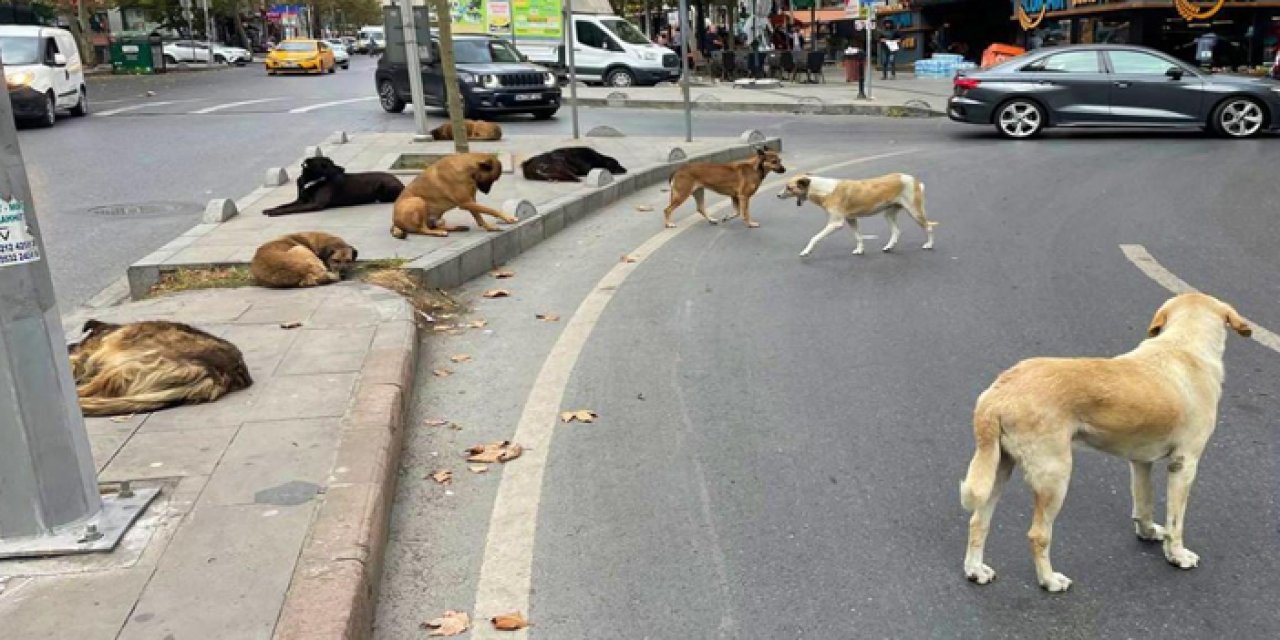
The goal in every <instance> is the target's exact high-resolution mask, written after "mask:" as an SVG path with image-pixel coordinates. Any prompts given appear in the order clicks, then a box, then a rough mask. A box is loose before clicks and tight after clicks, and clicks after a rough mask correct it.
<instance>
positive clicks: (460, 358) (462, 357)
mask: <svg viewBox="0 0 1280 640" xmlns="http://www.w3.org/2000/svg"><path fill="white" fill-rule="evenodd" d="M449 361H450V362H453V363H454V364H462V363H463V362H471V356H469V355H467V354H465V353H459V354H458V355H456V356H449Z"/></svg>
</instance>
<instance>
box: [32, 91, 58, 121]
mask: <svg viewBox="0 0 1280 640" xmlns="http://www.w3.org/2000/svg"><path fill="white" fill-rule="evenodd" d="M57 121H58V103H57V102H56V99H55V98H54V96H53V92H52V91H50V92H49V93H47V94H45V96H44V111H43V112H41V114H40V117H39V118H37V119H36V124H37V125H39V126H41V127H52V126H53V125H54V123H56V122H57Z"/></svg>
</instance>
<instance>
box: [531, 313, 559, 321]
mask: <svg viewBox="0 0 1280 640" xmlns="http://www.w3.org/2000/svg"><path fill="white" fill-rule="evenodd" d="M534 317H535V318H537V319H539V320H541V321H543V322H560V316H558V315H556V314H554V313H539V314H538V315H536V316H534Z"/></svg>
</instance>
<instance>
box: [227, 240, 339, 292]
mask: <svg viewBox="0 0 1280 640" xmlns="http://www.w3.org/2000/svg"><path fill="white" fill-rule="evenodd" d="M357 255H358V253H357V251H356V249H355V247H353V246H351V245H349V244H347V242H346V241H345V240H343V239H342V238H339V237H338V236H335V235H331V234H328V233H323V232H320V231H308V232H304V233H291V234H289V235H287V236H282V237H280V238H276V239H275V240H272V241H270V242H268V243H266V244H264V245H262V246H261V247H258V251H257V252H255V253H254V254H253V261H252V262H250V263H249V271H250V272H251V273H253V278H254V279H255V280H257V281H258V284H260V285H262V286H264V287H275V288H281V289H289V288H294V287H317V286H320V285H322V284H330V283H334V282H337V281H339V280H341V279H342V272H343V271H345V270H347V269H349V268H351V265H353V264H355V261H356V256H357Z"/></svg>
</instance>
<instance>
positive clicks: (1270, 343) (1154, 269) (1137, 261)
mask: <svg viewBox="0 0 1280 640" xmlns="http://www.w3.org/2000/svg"><path fill="white" fill-rule="evenodd" d="M1120 250H1121V251H1123V252H1124V257H1126V258H1128V259H1129V262H1132V263H1133V266H1135V267H1137V268H1138V270H1139V271H1141V272H1143V273H1145V274H1147V277H1148V278H1151V279H1152V280H1155V281H1156V284H1158V285H1160V286H1162V287H1164V288H1166V289H1168V290H1169V291H1172V292H1173V293H1191V292H1193V291H1198V289H1196V288H1195V287H1193V286H1191V285H1189V284H1187V283H1186V281H1184V280H1183V279H1182V278H1179V277H1178V276H1176V275H1174V274H1173V272H1172V271H1169V270H1168V269H1166V268H1164V265H1162V264H1160V263H1159V262H1158V261H1157V260H1156V259H1155V258H1154V257H1153V256H1152V255H1151V254H1150V253H1149V252H1148V251H1147V248H1146V247H1144V246H1142V245H1140V244H1122V245H1120ZM1245 322H1248V323H1249V324H1250V325H1252V326H1253V336H1252V337H1253V340H1254V341H1255V342H1257V343H1258V344H1260V345H1262V346H1264V347H1266V348H1268V349H1271V350H1272V351H1275V352H1277V353H1280V335H1276V334H1275V333H1274V332H1272V331H1270V330H1268V329H1267V328H1266V327H1263V326H1262V325H1260V324H1258V323H1256V322H1254V321H1253V320H1250V319H1248V318H1245Z"/></svg>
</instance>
